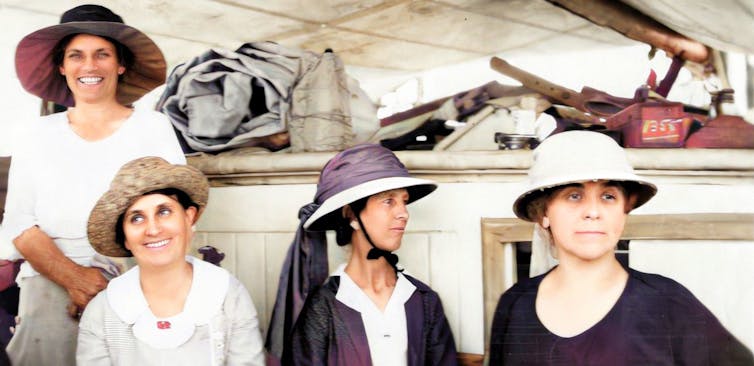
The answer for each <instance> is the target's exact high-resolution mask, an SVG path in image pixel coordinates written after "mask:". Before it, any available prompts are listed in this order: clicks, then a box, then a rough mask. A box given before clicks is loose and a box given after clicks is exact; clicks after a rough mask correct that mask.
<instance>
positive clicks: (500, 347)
mask: <svg viewBox="0 0 754 366" xmlns="http://www.w3.org/2000/svg"><path fill="white" fill-rule="evenodd" d="M628 273H629V277H628V283H627V284H626V288H625V289H624V290H623V293H622V294H621V296H620V298H619V299H618V301H617V302H616V303H615V305H614V306H613V308H612V309H611V310H610V311H609V312H608V313H607V315H605V317H604V318H603V319H602V320H600V321H599V322H597V324H595V325H594V326H592V327H591V328H589V329H587V330H586V331H584V332H583V333H581V334H579V335H576V336H574V337H570V338H563V337H559V336H557V335H555V334H553V333H551V332H550V331H548V330H547V328H545V326H544V325H543V324H542V323H541V322H540V321H539V318H538V317H537V314H536V307H535V301H536V297H537V291H538V288H539V284H540V283H541V282H542V279H543V278H544V277H545V276H546V275H541V276H537V277H534V278H531V279H526V280H522V281H520V282H519V283H517V284H516V285H514V286H513V287H512V288H511V289H509V290H508V291H506V292H505V293H504V294H503V295H502V296H501V297H500V301H499V302H498V305H497V309H496V310H495V317H494V320H493V323H492V331H491V339H490V365H754V359H753V358H752V353H751V351H749V350H748V349H747V348H746V346H744V345H743V344H741V342H739V341H738V340H737V339H735V337H733V336H732V335H731V334H730V333H729V332H728V331H727V330H726V329H725V328H724V327H723V326H722V325H721V324H720V322H719V321H718V320H717V318H715V316H714V315H713V314H712V313H711V312H710V311H709V310H708V309H707V308H706V307H705V306H704V305H703V304H702V303H701V302H700V301H699V300H697V299H696V298H695V297H694V295H692V294H691V292H689V291H688V290H687V289H686V288H685V287H683V286H682V285H681V284H679V283H678V282H675V281H673V280H671V279H669V278H666V277H663V276H659V275H654V274H647V273H642V272H639V271H635V270H632V269H628Z"/></svg>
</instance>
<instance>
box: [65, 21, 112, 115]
mask: <svg viewBox="0 0 754 366" xmlns="http://www.w3.org/2000/svg"><path fill="white" fill-rule="evenodd" d="M59 71H60V74H61V75H63V76H65V79H66V83H67V84H68V88H69V89H71V92H72V93H73V97H74V100H75V101H76V104H79V103H96V102H101V101H111V100H115V94H116V91H117V88H118V76H119V75H121V74H123V73H124V72H125V71H126V68H125V67H124V66H123V65H121V64H120V63H119V62H118V54H117V52H116V49H115V46H114V45H113V44H112V43H110V42H109V41H108V40H106V39H104V38H102V37H99V36H95V35H91V34H78V35H76V36H74V37H73V38H71V40H70V42H68V45H66V47H65V49H64V51H63V60H62V63H61V65H60V66H59Z"/></svg>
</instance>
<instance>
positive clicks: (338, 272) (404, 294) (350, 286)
mask: <svg viewBox="0 0 754 366" xmlns="http://www.w3.org/2000/svg"><path fill="white" fill-rule="evenodd" d="M345 269H346V264H345V263H343V264H341V265H339V266H338V268H336V269H335V271H333V272H332V274H331V275H332V276H340V286H339V287H338V292H337V293H336V294H335V299H336V300H338V301H340V302H342V303H343V304H345V305H347V306H348V307H349V308H351V309H354V310H356V311H358V312H363V311H364V310H365V309H364V307H366V306H369V305H370V304H371V306H372V307H374V308H375V309H376V305H375V304H374V302H372V300H371V299H369V296H367V295H366V294H365V293H364V291H363V290H361V288H360V287H359V286H358V285H357V284H356V282H354V281H353V279H351V277H350V276H349V275H348V274H347V273H346V272H345ZM415 290H416V286H414V284H413V283H411V282H410V281H409V280H408V279H406V277H405V276H404V275H403V273H401V272H398V280H397V281H396V282H395V288H394V289H393V294H392V295H390V300H388V303H387V305H386V306H385V308H386V309H387V307H388V306H391V305H393V306H394V305H401V306H402V305H403V304H405V303H406V301H408V299H409V298H410V297H411V295H412V294H413V293H414V291H415Z"/></svg>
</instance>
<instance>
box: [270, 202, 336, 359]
mask: <svg viewBox="0 0 754 366" xmlns="http://www.w3.org/2000/svg"><path fill="white" fill-rule="evenodd" d="M318 207H319V204H317V203H314V202H312V203H309V204H307V205H304V206H303V207H301V209H299V211H298V217H299V225H298V229H297V230H296V237H295V238H294V239H293V243H291V246H290V248H288V253H287V254H286V256H285V261H284V262H283V268H282V269H281V271H280V282H279V284H278V292H277V296H276V298H275V307H273V309H272V318H271V320H270V326H269V329H268V331H267V340H266V342H265V347H266V348H267V351H268V352H269V353H270V356H271V357H272V358H273V359H274V361H276V362H277V363H279V364H288V362H289V361H290V340H291V334H292V333H293V325H294V324H296V320H297V319H298V316H299V314H300V313H301V310H302V309H303V308H304V303H305V302H306V298H307V297H308V296H309V295H310V294H311V293H313V292H314V290H316V289H317V288H318V287H319V286H320V285H321V284H322V283H323V282H324V281H325V280H326V279H327V274H328V272H327V270H328V263H327V238H326V236H325V232H314V231H307V230H304V223H305V222H306V220H308V219H309V217H311V215H312V214H313V213H314V211H316V210H317V208H318Z"/></svg>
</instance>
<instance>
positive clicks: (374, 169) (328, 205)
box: [304, 144, 437, 231]
mask: <svg viewBox="0 0 754 366" xmlns="http://www.w3.org/2000/svg"><path fill="white" fill-rule="evenodd" d="M399 188H405V189H406V190H407V191H408V197H409V203H411V202H414V201H416V200H418V199H420V198H422V197H424V196H426V195H428V194H430V193H431V192H432V191H434V190H435V189H436V188H437V184H436V183H435V182H432V181H429V180H426V179H419V178H413V177H411V175H409V173H408V170H406V167H405V166H404V165H403V163H401V161H400V160H398V157H396V156H395V154H393V152H392V151H390V150H389V149H387V148H385V147H382V146H380V145H376V144H363V145H357V146H354V147H351V148H349V149H347V150H344V151H341V152H340V153H338V154H337V155H335V156H334V157H333V158H332V159H330V161H328V162H327V164H326V165H325V167H324V168H323V169H322V173H321V174H320V176H319V183H318V184H317V194H316V195H315V199H314V201H315V203H317V204H319V205H320V206H319V207H318V208H317V210H316V211H314V213H313V214H312V215H311V217H309V219H308V220H306V222H305V223H304V228H305V229H308V230H313V231H322V230H332V229H335V228H336V227H337V221H338V220H339V218H341V212H340V209H341V208H343V206H345V205H347V204H350V203H353V202H356V201H358V200H359V199H362V198H365V197H369V196H371V195H374V194H377V193H380V192H384V191H389V190H392V189H399Z"/></svg>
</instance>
